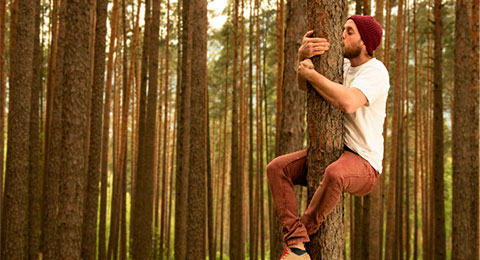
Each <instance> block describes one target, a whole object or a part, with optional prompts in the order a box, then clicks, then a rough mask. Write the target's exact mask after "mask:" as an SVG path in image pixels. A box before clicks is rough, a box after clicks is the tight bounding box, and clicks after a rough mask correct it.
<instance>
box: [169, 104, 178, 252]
mask: <svg viewBox="0 0 480 260" xmlns="http://www.w3.org/2000/svg"><path fill="white" fill-rule="evenodd" d="M177 101H178V96H176V97H175V110H174V112H173V114H174V116H173V135H172V139H171V140H172V144H171V151H172V153H171V159H170V166H171V169H170V194H169V199H168V201H170V204H169V209H168V217H167V231H166V234H167V235H166V248H167V252H166V254H167V255H166V258H167V259H170V252H171V251H170V237H171V236H170V232H171V223H172V204H173V203H172V201H173V191H174V190H173V187H174V185H175V184H174V179H173V176H174V174H173V173H174V159H175V147H176V146H175V140H176V134H177V123H176V122H177V111H178V106H177Z"/></svg>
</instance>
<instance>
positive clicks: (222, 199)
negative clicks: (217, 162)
mask: <svg viewBox="0 0 480 260" xmlns="http://www.w3.org/2000/svg"><path fill="white" fill-rule="evenodd" d="M226 46H227V48H226V51H227V56H228V50H229V48H228V46H229V37H228V34H227V38H226ZM227 114H228V62H227V63H226V64H225V107H224V110H223V147H222V150H223V152H222V154H223V157H222V159H223V161H222V193H221V195H220V197H221V209H220V215H221V217H220V260H222V259H223V234H224V232H223V230H224V216H225V213H224V211H223V209H224V205H225V179H226V176H227V161H226V160H227Z"/></svg>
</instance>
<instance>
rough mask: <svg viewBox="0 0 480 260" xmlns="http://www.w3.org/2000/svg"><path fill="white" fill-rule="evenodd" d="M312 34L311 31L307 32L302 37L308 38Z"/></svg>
mask: <svg viewBox="0 0 480 260" xmlns="http://www.w3.org/2000/svg"><path fill="white" fill-rule="evenodd" d="M312 34H313V30H310V31H308V32H307V33H306V34H305V35H304V36H303V37H304V38H305V37H308V36H310V35H312Z"/></svg>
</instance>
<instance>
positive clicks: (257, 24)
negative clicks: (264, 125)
mask: <svg viewBox="0 0 480 260" xmlns="http://www.w3.org/2000/svg"><path fill="white" fill-rule="evenodd" d="M255 31H256V32H255V50H256V52H255V90H256V94H255V100H256V106H255V115H256V117H255V118H256V121H255V123H256V127H257V130H256V134H257V142H256V159H257V161H256V164H257V166H256V168H255V169H256V172H257V174H256V187H255V200H254V206H253V208H254V209H253V210H254V219H255V223H254V224H255V241H254V247H255V249H254V254H253V259H257V258H258V244H259V241H260V239H259V238H260V237H259V236H260V232H261V231H260V221H261V218H260V203H261V202H262V201H261V200H260V187H261V186H260V176H259V174H263V172H260V170H259V168H260V160H261V159H260V157H261V156H262V155H261V153H262V150H261V144H260V141H261V138H262V133H261V129H260V126H261V124H260V118H259V117H261V113H260V102H259V101H260V100H261V99H260V90H259V88H260V0H255Z"/></svg>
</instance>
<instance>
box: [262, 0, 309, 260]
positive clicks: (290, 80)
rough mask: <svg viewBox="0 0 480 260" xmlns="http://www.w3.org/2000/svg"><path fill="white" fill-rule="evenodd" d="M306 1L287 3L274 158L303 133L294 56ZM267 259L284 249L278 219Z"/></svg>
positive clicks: (294, 147) (298, 143) (297, 143)
mask: <svg viewBox="0 0 480 260" xmlns="http://www.w3.org/2000/svg"><path fill="white" fill-rule="evenodd" d="M306 12H307V1H306V0H289V1H287V24H286V28H285V50H284V53H285V55H284V57H285V64H286V65H287V66H285V67H284V68H283V77H282V84H281V86H282V93H281V94H282V98H281V102H282V104H281V106H282V107H286V108H288V109H284V110H281V112H278V111H277V116H278V117H279V118H280V127H279V128H278V129H277V135H278V136H279V137H278V139H277V141H278V146H277V147H278V150H277V152H276V156H280V155H283V154H287V153H292V152H295V151H298V150H301V149H302V148H303V138H304V133H305V121H304V118H305V92H303V91H301V90H300V89H298V83H297V70H296V67H295V64H297V59H298V57H297V53H298V48H300V45H301V40H302V36H303V35H304V34H305V32H306V31H307V21H306V17H305V16H306ZM299 203H300V202H299ZM270 232H272V233H273V237H272V240H271V244H270V245H271V246H270V248H271V251H270V252H271V253H270V259H272V260H273V259H279V258H280V256H281V253H282V247H283V232H282V227H281V225H280V222H279V221H278V218H277V217H274V218H273V219H272V225H271V231H270Z"/></svg>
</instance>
